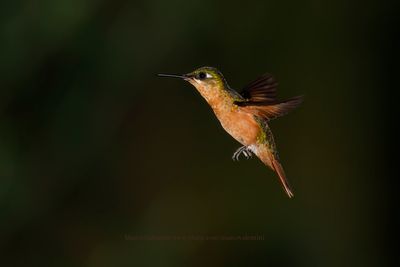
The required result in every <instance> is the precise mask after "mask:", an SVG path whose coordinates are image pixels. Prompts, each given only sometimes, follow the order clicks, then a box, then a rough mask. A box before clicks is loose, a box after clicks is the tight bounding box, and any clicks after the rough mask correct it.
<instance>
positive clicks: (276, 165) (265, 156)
mask: <svg viewBox="0 0 400 267" xmlns="http://www.w3.org/2000/svg"><path fill="white" fill-rule="evenodd" d="M257 152H258V153H257V156H258V157H259V158H260V160H261V161H262V162H263V163H264V164H265V165H267V166H268V167H270V168H271V169H272V170H274V171H275V172H276V173H277V174H278V177H279V180H280V181H281V184H282V187H283V189H284V190H285V192H286V194H287V195H288V196H289V198H292V197H293V196H294V195H293V190H292V187H291V186H290V184H289V181H288V180H287V178H286V174H285V171H284V170H283V167H282V165H281V163H280V162H279V159H277V157H276V156H275V155H274V154H273V153H272V152H271V151H270V150H269V149H268V148H267V147H266V146H265V145H262V146H259V148H258V151H257Z"/></svg>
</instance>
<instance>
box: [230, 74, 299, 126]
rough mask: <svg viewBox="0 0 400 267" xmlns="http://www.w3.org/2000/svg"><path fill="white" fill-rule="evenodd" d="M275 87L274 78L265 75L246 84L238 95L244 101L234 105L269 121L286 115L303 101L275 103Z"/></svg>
mask: <svg viewBox="0 0 400 267" xmlns="http://www.w3.org/2000/svg"><path fill="white" fill-rule="evenodd" d="M277 87H278V83H277V81H276V80H275V78H274V77H273V76H272V75H271V74H269V73H266V74H264V75H262V76H261V77H259V78H258V79H257V80H255V81H253V82H251V83H250V84H248V85H247V86H246V87H245V88H244V89H243V90H242V92H241V93H240V94H241V96H242V97H243V98H244V100H241V101H236V102H235V104H236V105H238V106H240V107H242V108H244V109H245V110H246V111H248V112H250V113H252V114H254V115H256V116H258V117H261V118H263V119H265V120H271V119H274V118H277V117H281V116H283V115H285V114H287V113H288V112H290V111H291V110H293V109H295V108H296V107H298V106H299V105H300V103H301V102H302V101H303V97H302V96H296V97H293V98H290V99H288V100H284V101H277V99H276V97H277Z"/></svg>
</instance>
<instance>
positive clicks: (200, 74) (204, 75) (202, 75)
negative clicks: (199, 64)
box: [197, 72, 207, 80]
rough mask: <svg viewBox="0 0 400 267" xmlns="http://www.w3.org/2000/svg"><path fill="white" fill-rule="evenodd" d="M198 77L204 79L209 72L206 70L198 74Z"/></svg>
mask: <svg viewBox="0 0 400 267" xmlns="http://www.w3.org/2000/svg"><path fill="white" fill-rule="evenodd" d="M197 77H198V79H199V80H204V79H205V78H207V74H205V73H204V72H200V73H199V74H198V75H197Z"/></svg>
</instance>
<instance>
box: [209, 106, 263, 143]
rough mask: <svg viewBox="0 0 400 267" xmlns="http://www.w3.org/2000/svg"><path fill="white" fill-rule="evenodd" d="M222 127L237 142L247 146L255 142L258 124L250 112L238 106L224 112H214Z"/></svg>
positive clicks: (258, 130) (258, 128)
mask: <svg viewBox="0 0 400 267" xmlns="http://www.w3.org/2000/svg"><path fill="white" fill-rule="evenodd" d="M215 114H216V115H217V118H218V119H219V121H220V122H221V125H222V127H223V128H224V129H225V131H227V132H228V133H229V134H230V135H231V136H232V137H233V138H235V139H236V140H237V141H238V142H239V143H241V144H243V145H245V146H249V145H252V144H255V143H256V142H257V136H258V134H259V132H260V126H259V125H258V123H257V122H256V121H255V120H254V117H253V115H252V114H249V113H246V112H243V111H241V110H240V108H236V109H232V110H229V111H225V112H215Z"/></svg>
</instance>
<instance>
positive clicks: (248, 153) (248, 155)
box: [232, 146, 253, 160]
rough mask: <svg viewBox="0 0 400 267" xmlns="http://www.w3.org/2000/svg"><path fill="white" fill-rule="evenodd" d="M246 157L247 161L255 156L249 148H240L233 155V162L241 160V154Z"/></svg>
mask: <svg viewBox="0 0 400 267" xmlns="http://www.w3.org/2000/svg"><path fill="white" fill-rule="evenodd" d="M242 153H243V155H244V156H245V157H246V159H249V158H251V157H252V156H253V153H252V152H251V150H250V149H249V147H247V146H241V147H239V148H238V149H237V150H236V151H235V153H233V156H232V159H233V160H239V157H240V154H242Z"/></svg>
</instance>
